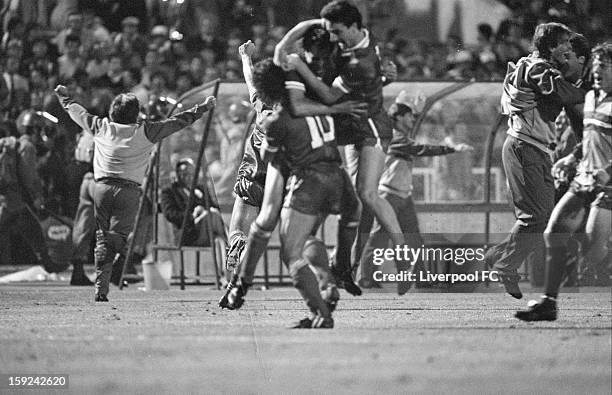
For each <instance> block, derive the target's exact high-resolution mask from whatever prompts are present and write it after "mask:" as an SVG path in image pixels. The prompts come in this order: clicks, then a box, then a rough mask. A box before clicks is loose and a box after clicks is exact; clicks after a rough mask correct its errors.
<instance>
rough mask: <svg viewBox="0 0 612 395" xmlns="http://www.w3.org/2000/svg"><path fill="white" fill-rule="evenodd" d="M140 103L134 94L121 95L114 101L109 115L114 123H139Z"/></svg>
mask: <svg viewBox="0 0 612 395" xmlns="http://www.w3.org/2000/svg"><path fill="white" fill-rule="evenodd" d="M139 112H140V103H139V102H138V99H137V98H136V96H135V95H134V94H133V93H121V94H119V95H117V97H115V98H114V99H113V102H112V103H111V105H110V109H109V110H108V115H109V117H110V119H111V121H113V122H117V123H122V124H131V123H136V122H137V121H138V114H139Z"/></svg>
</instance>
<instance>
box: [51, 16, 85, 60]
mask: <svg viewBox="0 0 612 395" xmlns="http://www.w3.org/2000/svg"><path fill="white" fill-rule="evenodd" d="M69 36H76V37H78V38H79V43H80V45H81V46H82V51H83V54H85V55H86V56H87V54H89V51H90V50H91V48H92V46H93V43H94V36H93V32H92V31H91V30H90V29H88V28H86V27H85V26H84V24H83V14H82V13H81V12H78V11H73V12H71V13H70V14H68V19H67V21H66V27H65V28H64V29H62V30H61V31H60V32H59V33H58V34H57V36H55V39H54V40H53V43H54V44H55V45H56V46H57V49H58V51H59V53H60V54H66V53H67V52H68V51H70V49H68V48H67V46H68V43H67V40H68V37H69ZM72 40H73V39H72Z"/></svg>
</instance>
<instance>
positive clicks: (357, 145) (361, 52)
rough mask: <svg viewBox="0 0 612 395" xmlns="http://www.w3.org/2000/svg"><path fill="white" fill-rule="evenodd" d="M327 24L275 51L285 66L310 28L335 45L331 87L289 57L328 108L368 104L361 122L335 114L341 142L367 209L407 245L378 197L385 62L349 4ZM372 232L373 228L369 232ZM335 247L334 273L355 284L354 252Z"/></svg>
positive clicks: (332, 11)
mask: <svg viewBox="0 0 612 395" xmlns="http://www.w3.org/2000/svg"><path fill="white" fill-rule="evenodd" d="M321 17H322V18H323V20H322V21H321V20H310V21H305V22H301V23H299V24H298V25H297V26H295V27H294V28H293V29H292V30H291V31H289V32H288V33H287V35H285V37H284V38H283V39H282V40H281V42H280V43H279V44H278V45H277V47H276V48H275V56H274V60H275V63H276V64H277V65H285V67H287V65H286V64H285V61H284V58H285V53H286V52H287V49H288V48H290V47H291V46H292V45H294V43H295V41H297V39H298V38H300V37H301V36H302V35H303V34H304V32H305V31H306V30H307V29H308V28H309V27H310V26H312V25H321V23H323V26H324V27H325V29H326V30H327V31H328V32H329V34H330V39H331V41H332V42H335V43H337V47H336V48H335V51H334V54H333V57H332V59H333V63H334V64H335V66H336V74H337V77H336V78H335V80H334V81H333V84H332V86H331V87H330V86H329V85H326V84H325V83H324V81H321V80H319V79H318V78H317V76H316V75H314V74H313V73H312V72H311V71H310V70H309V68H308V67H307V66H306V65H305V64H304V63H303V62H301V61H299V59H298V58H297V57H288V60H289V62H290V63H291V66H292V67H295V68H296V69H297V71H298V72H299V73H300V75H301V76H302V77H303V78H304V80H305V81H306V84H307V85H308V86H309V87H310V88H312V89H313V90H314V91H315V92H316V93H317V95H318V96H319V97H320V99H321V100H322V101H323V102H324V103H327V104H331V103H335V102H337V101H338V100H340V101H344V100H351V99H352V100H365V101H366V102H367V103H368V113H367V115H366V116H363V117H360V118H357V119H356V118H352V117H348V116H336V117H335V121H336V130H337V134H338V144H341V145H345V144H346V145H349V146H348V147H347V150H346V151H347V164H348V166H349V171H350V172H351V174H355V175H356V187H357V191H358V193H359V197H360V198H361V201H362V202H363V203H364V205H365V206H366V207H367V208H368V209H370V210H371V211H372V212H374V214H375V215H376V218H377V219H378V220H379V222H380V224H381V225H382V227H383V228H384V229H385V231H386V232H387V234H388V235H389V237H390V238H391V239H392V241H393V244H394V245H403V244H404V237H403V235H402V233H401V228H400V226H399V223H398V221H397V218H396V217H395V214H394V212H393V208H392V207H391V205H390V204H389V203H388V202H387V201H386V200H385V199H383V198H381V197H380V196H379V195H378V182H379V180H380V177H381V175H382V171H383V169H384V162H385V152H386V150H387V147H388V145H389V142H390V140H391V137H392V122H391V120H390V118H389V117H388V116H387V114H386V112H385V110H384V108H383V105H382V104H383V97H382V87H383V84H384V79H383V75H382V74H381V73H382V72H381V70H382V69H383V67H382V61H381V57H380V54H379V50H378V47H377V46H376V45H375V43H374V40H373V39H372V38H371V37H370V33H369V31H368V30H367V29H364V28H363V27H362V17H361V14H360V12H359V10H358V9H357V8H356V7H355V6H354V5H353V4H351V3H350V2H348V1H345V0H335V1H332V2H331V3H329V4H327V5H326V6H325V7H324V8H323V9H322V10H321ZM365 232H369V230H365ZM340 247H341V246H338V248H337V255H336V260H335V262H334V267H333V271H334V275H335V276H336V278H337V279H338V280H339V282H340V283H345V284H353V278H352V271H351V264H350V250H349V252H348V253H347V252H346V251H345V250H346V249H345V248H340Z"/></svg>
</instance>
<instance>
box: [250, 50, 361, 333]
mask: <svg viewBox="0 0 612 395" xmlns="http://www.w3.org/2000/svg"><path fill="white" fill-rule="evenodd" d="M253 80H254V85H255V87H256V88H257V91H258V92H259V94H260V95H261V96H262V97H263V98H264V100H265V101H267V102H275V103H276V102H277V103H281V104H283V105H284V107H282V108H280V109H279V110H278V113H277V114H276V115H277V116H278V119H273V120H272V121H271V122H269V125H268V126H267V128H266V140H265V143H264V144H263V145H262V153H264V155H265V159H269V160H273V158H274V157H275V156H277V155H279V154H281V153H282V154H283V156H284V160H285V161H286V163H287V165H288V167H289V174H290V178H289V181H288V186H287V195H286V196H285V201H284V204H283V209H282V211H281V229H280V237H281V255H282V259H283V261H284V262H285V264H286V265H287V266H288V267H289V272H290V274H291V277H292V279H293V282H294V285H295V287H296V288H297V289H298V290H299V291H300V293H301V294H302V297H303V298H304V300H305V301H306V303H307V305H308V307H309V308H310V310H311V312H312V317H309V318H306V319H304V320H302V321H300V323H299V324H298V325H297V327H323V328H331V327H333V319H332V318H331V312H330V311H329V308H328V306H327V304H326V303H325V301H324V300H323V298H322V297H321V294H320V292H319V287H318V282H317V278H316V277H315V275H314V273H313V272H312V270H311V269H310V267H309V266H308V261H306V260H305V259H303V258H302V251H303V248H304V244H305V242H306V240H307V239H308V237H309V236H310V234H311V233H312V232H313V230H315V229H316V228H317V227H318V224H319V223H320V222H321V221H322V220H323V219H324V218H325V216H326V215H327V214H330V213H335V214H338V213H341V214H342V215H343V216H347V217H351V216H354V215H355V214H356V213H357V214H358V212H359V210H358V208H359V203H358V200H357V198H356V196H355V195H353V196H350V195H348V194H346V193H344V192H345V186H346V185H347V184H348V185H350V180H349V179H348V175H347V174H346V172H345V171H344V170H343V169H342V167H341V158H340V154H339V152H338V149H337V147H336V143H335V136H334V131H335V128H334V122H333V119H332V118H331V117H329V116H327V117H319V116H315V117H303V118H297V117H293V116H291V114H290V113H289V111H288V110H287V109H286V108H285V107H286V106H287V105H288V100H287V91H286V90H285V73H284V71H283V70H282V69H281V68H280V67H278V66H275V65H274V64H273V63H272V61H271V60H270V59H267V60H264V61H262V62H260V63H258V64H257V65H255V69H254V72H253Z"/></svg>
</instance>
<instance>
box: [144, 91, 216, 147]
mask: <svg viewBox="0 0 612 395" xmlns="http://www.w3.org/2000/svg"><path fill="white" fill-rule="evenodd" d="M216 103H217V99H215V97H214V96H209V97H207V98H206V100H204V102H203V103H201V104H196V105H195V106H193V107H191V108H190V109H189V110H186V111H183V112H180V113H178V114H176V115H174V116H172V117H170V118H168V119H165V120H163V121H159V122H148V123H146V124H145V134H146V135H147V138H148V139H149V141H151V142H153V143H157V142H158V141H161V140H162V139H164V138H166V137H168V136H170V135H171V134H172V133H176V132H178V131H179V130H181V129H183V128H185V127H187V126H189V125H191V124H192V123H194V122H195V121H197V120H198V119H200V117H201V116H202V115H203V114H204V113H206V112H208V111H209V110H211V109H213V108H214V107H215V105H216Z"/></svg>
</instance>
